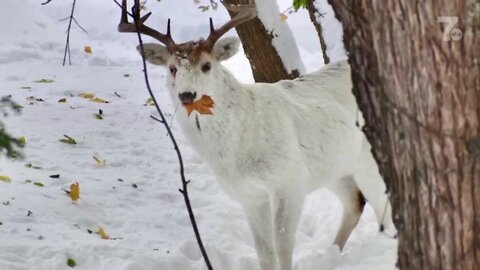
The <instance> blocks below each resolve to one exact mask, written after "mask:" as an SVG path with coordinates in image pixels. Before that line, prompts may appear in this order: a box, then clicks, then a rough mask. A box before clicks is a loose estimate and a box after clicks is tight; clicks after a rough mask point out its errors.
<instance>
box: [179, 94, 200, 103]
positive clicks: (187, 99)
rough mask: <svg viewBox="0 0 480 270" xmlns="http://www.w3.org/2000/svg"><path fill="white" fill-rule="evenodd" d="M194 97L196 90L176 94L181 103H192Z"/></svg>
mask: <svg viewBox="0 0 480 270" xmlns="http://www.w3.org/2000/svg"><path fill="white" fill-rule="evenodd" d="M196 97H197V92H182V93H180V94H178V98H179V99H180V101H181V102H182V104H183V105H187V104H190V103H192V102H193V101H194V100H195V98H196Z"/></svg>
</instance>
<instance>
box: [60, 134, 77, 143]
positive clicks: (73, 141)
mask: <svg viewBox="0 0 480 270" xmlns="http://www.w3.org/2000/svg"><path fill="white" fill-rule="evenodd" d="M63 137H65V139H60V140H59V141H61V142H63V143H67V144H77V141H75V139H74V138H72V137H70V136H68V135H63Z"/></svg>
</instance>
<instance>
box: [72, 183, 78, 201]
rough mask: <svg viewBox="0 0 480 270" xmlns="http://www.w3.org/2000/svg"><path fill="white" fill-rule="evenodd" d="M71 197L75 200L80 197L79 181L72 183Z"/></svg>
mask: <svg viewBox="0 0 480 270" xmlns="http://www.w3.org/2000/svg"><path fill="white" fill-rule="evenodd" d="M70 198H71V199H72V201H74V202H76V201H78V199H79V198H80V185H79V184H78V183H77V182H75V183H73V184H71V185H70Z"/></svg>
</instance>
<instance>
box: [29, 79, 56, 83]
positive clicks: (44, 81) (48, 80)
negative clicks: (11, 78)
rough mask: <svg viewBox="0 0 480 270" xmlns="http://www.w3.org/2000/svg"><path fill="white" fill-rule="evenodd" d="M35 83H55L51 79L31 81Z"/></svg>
mask: <svg viewBox="0 0 480 270" xmlns="http://www.w3.org/2000/svg"><path fill="white" fill-rule="evenodd" d="M33 82H35V83H53V82H55V81H54V80H52V79H40V80H36V81H33Z"/></svg>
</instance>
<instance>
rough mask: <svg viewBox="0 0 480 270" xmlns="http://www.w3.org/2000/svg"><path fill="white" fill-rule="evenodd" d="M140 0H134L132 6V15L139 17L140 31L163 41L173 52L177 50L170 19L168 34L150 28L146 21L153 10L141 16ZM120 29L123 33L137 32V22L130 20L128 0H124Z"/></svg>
mask: <svg viewBox="0 0 480 270" xmlns="http://www.w3.org/2000/svg"><path fill="white" fill-rule="evenodd" d="M140 9H141V6H140V0H134V6H133V8H132V15H133V16H134V17H135V18H139V20H138V25H139V28H140V29H138V30H139V31H138V32H140V33H142V34H144V35H147V36H150V37H153V38H155V39H156V40H158V41H160V42H162V43H163V44H165V46H167V49H168V50H169V51H170V52H171V53H174V52H175V51H176V50H177V45H176V44H175V42H174V41H173V39H172V36H171V35H170V19H168V23H167V34H163V33H160V32H158V31H157V30H155V29H153V28H150V27H148V26H146V25H145V24H144V23H145V21H146V20H147V19H148V17H150V15H152V13H151V12H149V13H147V14H145V15H144V16H143V17H140ZM118 31H119V32H121V33H136V32H137V26H136V24H135V22H133V23H131V22H129V21H128V12H127V0H122V17H121V18H120V23H119V24H118Z"/></svg>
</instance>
